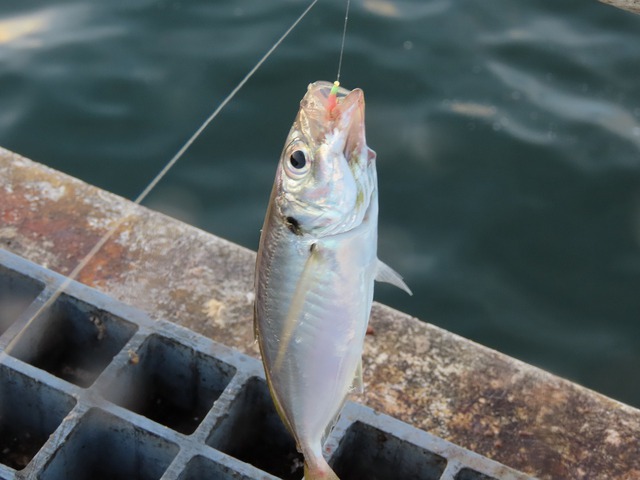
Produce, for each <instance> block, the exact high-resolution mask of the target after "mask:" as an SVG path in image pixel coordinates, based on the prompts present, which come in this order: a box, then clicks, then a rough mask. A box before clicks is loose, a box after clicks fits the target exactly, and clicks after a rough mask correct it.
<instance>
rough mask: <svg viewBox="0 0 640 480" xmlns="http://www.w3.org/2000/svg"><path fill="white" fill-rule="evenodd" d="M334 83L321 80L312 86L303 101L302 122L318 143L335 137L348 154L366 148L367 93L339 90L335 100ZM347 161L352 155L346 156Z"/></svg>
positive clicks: (301, 106)
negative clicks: (365, 100) (365, 107)
mask: <svg viewBox="0 0 640 480" xmlns="http://www.w3.org/2000/svg"><path fill="white" fill-rule="evenodd" d="M332 89H334V84H332V83H329V82H326V81H317V82H314V83H311V84H309V86H308V87H307V93H306V95H305V96H304V98H303V99H302V101H301V102H300V113H299V119H300V122H301V124H302V125H301V126H302V127H303V130H304V129H305V128H306V130H307V131H308V132H310V133H311V137H312V138H313V139H314V140H315V141H316V142H318V143H320V142H323V141H326V140H327V139H328V138H331V143H336V142H338V143H341V144H343V145H344V151H345V152H349V151H353V150H352V148H357V147H364V146H365V145H366V136H365V122H364V106H365V102H364V92H363V91H362V90H361V89H359V88H355V89H353V90H347V89H346V88H344V87H338V88H337V89H336V91H335V97H334V98H333V99H332V98H331V97H332ZM346 156H347V159H349V158H350V157H351V155H346Z"/></svg>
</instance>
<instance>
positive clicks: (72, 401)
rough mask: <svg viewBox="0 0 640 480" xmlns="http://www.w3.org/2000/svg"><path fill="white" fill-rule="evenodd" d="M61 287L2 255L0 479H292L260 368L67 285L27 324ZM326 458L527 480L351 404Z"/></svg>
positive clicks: (377, 477) (375, 470) (351, 477)
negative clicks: (46, 309)
mask: <svg viewBox="0 0 640 480" xmlns="http://www.w3.org/2000/svg"><path fill="white" fill-rule="evenodd" d="M62 281H63V277H61V276H60V275H57V274H55V273H53V272H51V271H48V270H46V269H44V268H42V267H40V266H38V265H35V264H33V263H31V262H28V261H26V260H24V259H22V258H20V257H17V256H15V255H13V254H11V253H8V252H6V251H4V250H1V249H0V352H4V350H5V349H6V348H7V345H9V343H10V342H11V341H12V340H14V339H15V341H14V342H13V343H14V344H13V347H12V349H11V352H10V354H8V355H7V354H3V353H0V480H18V479H39V480H67V479H70V478H73V479H74V480H85V479H86V480H89V479H90V480H102V479H109V480H117V479H127V480H129V479H138V480H158V479H162V480H198V479H213V478H215V479H223V480H229V479H234V480H237V479H241V480H254V479H278V478H281V479H284V480H299V479H300V478H302V468H301V457H300V455H299V454H298V453H297V452H296V449H295V444H294V442H293V440H292V439H291V437H290V436H289V435H288V433H287V432H286V430H285V429H284V427H283V425H282V423H281V422H280V420H279V418H278V416H277V414H276V412H275V410H274V408H273V405H272V403H271V399H270V397H269V392H268V389H267V387H266V383H265V381H264V375H263V371H262V365H261V364H260V362H259V361H257V360H255V359H253V358H251V357H248V356H246V355H244V354H241V353H239V352H237V351H234V350H232V349H230V348H228V347H225V346H224V345H220V344H218V343H215V342H213V341H211V340H209V339H207V338H204V337H202V336H200V335H198V334H196V333H194V332H192V331H190V330H187V329H185V328H182V327H179V326H177V325H175V324H173V323H170V322H166V321H154V320H152V319H150V318H149V317H148V316H147V315H146V314H144V313H143V312H140V311H139V310H136V309H134V308H131V307H129V306H126V305H123V304H121V303H119V302H117V301H115V300H114V299H112V298H110V297H108V296H106V295H103V294H101V293H99V292H97V291H95V290H93V289H90V288H88V287H85V286H83V285H81V284H78V283H73V284H72V285H71V286H70V287H69V288H67V290H66V293H65V294H63V295H61V296H60V297H59V298H58V300H57V301H56V302H55V304H54V305H53V306H52V308H50V309H49V310H48V311H46V312H44V313H43V314H42V315H41V316H40V317H38V319H37V320H36V321H34V322H32V323H31V324H30V325H28V326H27V327H26V328H25V325H26V323H27V320H28V319H29V318H30V316H31V315H32V314H33V312H35V311H36V310H37V308H38V306H39V305H42V303H43V302H45V301H46V299H47V298H48V297H49V296H50V295H51V293H52V292H53V291H54V290H55V289H56V287H57V286H58V285H59V284H60V282H62ZM23 330H24V331H23ZM22 331H23V332H22ZM19 332H22V333H21V334H20V336H19V338H16V336H17V335H18V333H19ZM325 454H326V456H327V458H328V459H329V462H330V463H331V464H332V466H333V467H334V469H335V470H336V472H337V473H338V475H339V476H340V477H341V478H342V479H343V480H359V479H367V480H386V479H398V478H401V479H417V480H430V479H434V480H435V479H441V480H445V479H446V480H489V479H500V480H524V479H529V478H531V477H529V476H527V475H524V474H522V473H519V472H516V471H514V470H512V469H510V468H508V467H505V466H503V465H500V464H499V463H496V462H494V461H491V460H489V459H487V458H485V457H482V456H480V455H477V454H475V453H473V452H470V451H468V450H465V449H463V448H461V447H459V446H456V445H453V444H451V443H449V442H446V441H444V440H442V439H440V438H437V437H435V436H433V435H430V434H428V433H426V432H423V431H421V430H418V429H415V428H413V427H411V426H410V425H407V424H405V423H403V422H400V421H398V420H395V419H393V418H391V417H388V416H386V415H382V414H378V413H376V412H374V411H372V410H371V409H369V408H367V407H364V406H362V405H359V404H355V403H348V404H347V405H346V407H345V409H344V411H343V414H342V416H341V418H340V420H339V421H338V424H337V425H336V427H335V428H334V430H333V431H332V433H331V434H330V436H329V438H328V439H327V442H326V444H325Z"/></svg>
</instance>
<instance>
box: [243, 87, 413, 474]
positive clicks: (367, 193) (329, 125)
mask: <svg viewBox="0 0 640 480" xmlns="http://www.w3.org/2000/svg"><path fill="white" fill-rule="evenodd" d="M377 222H378V196H377V184H376V169H375V153H373V151H372V150H371V149H369V147H368V146H367V143H366V139H365V128H364V95H363V93H362V91H361V90H359V89H356V90H353V91H351V92H349V91H348V90H346V89H344V88H339V87H338V84H337V82H336V84H334V85H331V84H330V83H328V82H316V83H313V84H311V85H309V87H308V90H307V93H306V95H305V96H304V98H303V99H302V101H301V103H300V110H299V112H298V116H297V117H296V120H295V121H294V123H293V126H292V128H291V131H290V133H289V136H288V137H287V140H286V142H285V148H284V150H283V153H282V156H281V158H280V163H279V164H278V167H277V170H276V178H275V181H274V186H273V190H272V193H271V198H270V202H269V206H268V208H267V214H266V217H265V222H264V227H263V229H262V234H261V238H260V247H259V249H258V256H257V261H256V284H255V289H256V303H255V332H256V337H257V340H258V344H259V346H260V352H261V354H262V360H263V364H264V367H265V373H266V377H267V382H268V384H269V390H270V392H271V395H272V398H273V400H274V403H275V404H276V408H277V411H278V413H279V415H280V417H281V418H282V420H283V422H284V424H285V425H286V426H287V428H288V429H289V430H290V432H291V434H292V435H293V436H294V438H295V440H296V444H297V446H298V449H299V450H300V451H301V452H302V454H303V455H304V459H305V479H306V480H315V479H329V480H331V479H337V478H338V477H337V475H336V474H335V473H334V472H333V470H332V469H331V468H330V467H329V465H328V464H327V462H326V461H325V459H324V457H323V455H322V450H321V442H322V440H323V438H324V437H325V436H326V434H327V431H328V430H329V429H330V428H331V426H333V424H334V423H335V421H336V419H337V415H338V414H339V411H340V409H341V408H342V406H343V404H344V402H345V399H346V396H347V395H348V393H349V392H350V391H351V389H352V386H353V385H354V384H355V385H358V386H361V385H362V379H361V378H360V376H361V373H362V368H361V362H362V358H361V357H362V349H363V343H364V337H365V334H366V330H367V324H368V321H369V315H370V312H371V304H372V301H373V282H374V279H375V278H376V276H378V277H379V279H381V280H384V281H389V282H391V283H394V284H396V285H397V286H399V287H401V288H404V289H405V290H407V291H408V288H407V287H406V285H404V283H403V282H402V280H401V279H400V277H399V275H397V274H396V273H395V272H393V271H392V270H391V269H390V268H389V267H386V266H382V265H383V264H381V263H380V262H379V261H378V259H377V254H376V251H377V228H378V227H377Z"/></svg>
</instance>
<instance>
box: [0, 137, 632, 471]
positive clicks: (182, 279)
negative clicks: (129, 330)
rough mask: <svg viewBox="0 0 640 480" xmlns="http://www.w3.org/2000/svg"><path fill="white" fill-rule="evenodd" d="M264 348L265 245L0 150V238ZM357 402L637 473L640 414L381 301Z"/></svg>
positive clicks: (418, 421) (244, 345)
mask: <svg viewBox="0 0 640 480" xmlns="http://www.w3.org/2000/svg"><path fill="white" fill-rule="evenodd" d="M123 215H126V216H127V219H126V221H125V222H124V223H123V224H122V226H121V228H120V229H119V231H118V232H117V233H116V235H115V236H114V237H113V239H112V240H110V241H109V242H108V243H107V244H106V245H105V247H104V248H103V250H102V251H101V252H100V253H99V254H98V255H97V256H96V258H95V259H94V260H93V261H92V262H91V263H90V264H89V265H88V267H87V268H86V269H85V270H84V271H83V272H82V273H81V274H80V276H79V278H78V280H79V281H81V282H82V283H85V284H87V285H90V286H93V287H95V288H97V289H99V290H101V291H103V292H105V293H107V294H109V295H111V296H113V297H115V298H117V299H118V300H120V301H122V302H125V303H128V304H131V305H134V306H136V307H138V308H141V309H143V310H145V311H147V312H148V313H149V314H150V315H151V316H153V317H155V318H164V319H166V320H170V321H173V322H175V323H178V324H180V325H183V326H186V327H188V328H190V329H192V330H194V331H197V332H199V333H201V334H204V335H206V336H208V337H210V338H212V339H214V340H216V341H218V342H220V343H223V344H226V345H228V346H231V347H234V348H236V349H238V350H240V351H242V352H244V353H248V354H250V355H252V356H255V357H257V356H258V352H257V347H256V345H255V343H254V341H253V336H252V308H251V304H252V301H253V294H252V282H253V263H254V258H255V254H254V253H253V252H251V251H249V250H247V249H244V248H242V247H240V246H237V245H235V244H232V243H230V242H227V241H225V240H223V239H220V238H218V237H215V236H213V235H211V234H208V233H206V232H203V231H201V230H198V229H196V228H194V227H191V226H189V225H186V224H184V223H181V222H179V221H177V220H174V219H171V218H169V217H166V216H164V215H161V214H159V213H157V212H153V211H151V210H148V209H146V208H144V207H137V206H133V205H132V204H131V203H130V202H128V201H127V200H125V199H122V198H120V197H117V196H115V195H112V194H110V193H107V192H105V191H102V190H100V189H97V188H95V187H92V186H90V185H87V184H85V183H83V182H81V181H79V180H76V179H74V178H71V177H69V176H66V175H64V174H62V173H60V172H57V171H54V170H51V169H49V168H47V167H44V166H42V165H39V164H36V163H34V162H32V161H30V160H28V159H25V158H23V157H20V156H19V155H16V154H14V153H11V152H9V151H6V150H3V149H0V248H4V249H6V250H9V251H11V252H13V253H16V254H18V255H21V256H23V257H25V258H27V259H29V260H31V261H34V262H36V263H39V264H41V265H43V266H46V267H47V268H50V269H52V270H55V271H58V272H60V273H62V274H68V273H69V272H70V271H71V270H72V269H73V267H75V266H76V264H77V263H78V262H79V261H80V259H81V258H82V257H83V256H84V255H85V254H86V252H88V251H89V250H90V249H91V247H92V246H93V245H94V244H95V243H96V242H97V241H98V239H99V238H100V236H101V235H102V234H103V233H104V232H105V231H106V230H107V229H108V228H109V226H110V225H111V224H112V223H113V222H114V221H115V220H116V219H118V218H119V217H121V216H123ZM372 326H373V329H374V331H375V334H374V335H371V336H369V337H368V339H367V344H366V348H365V359H364V360H365V362H364V375H365V378H364V379H365V384H366V385H365V391H366V393H365V394H364V395H363V396H362V397H361V398H356V400H357V401H361V402H362V403H364V404H366V405H368V406H370V407H372V408H374V409H376V410H379V411H382V412H384V413H387V414H389V415H392V416H394V417H396V418H398V419H400V420H403V421H405V422H408V423H411V424H413V425H415V426H417V427H418V428H421V429H424V430H427V431H429V432H431V433H433V434H435V435H437V436H440V437H443V438H445V439H447V440H449V441H451V442H454V443H457V444H459V445H461V446H463V447H465V448H468V449H470V450H474V451H476V452H478V453H480V454H481V455H485V456H487V457H490V458H493V459H495V460H497V461H499V462H501V463H504V464H506V465H508V466H511V467H513V468H516V469H518V470H521V471H523V472H526V473H528V474H531V475H534V476H537V477H539V478H541V479H556V478H557V479H614V478H615V479H627V480H633V479H640V441H639V438H640V411H639V410H636V409H634V408H632V407H629V406H627V405H624V404H621V403H619V402H616V401H614V400H611V399H609V398H607V397H604V396H602V395H600V394H597V393H595V392H593V391H590V390H588V389H585V388H583V387H580V386H579V385H576V384H573V383H570V382H568V381H566V380H563V379H560V378H558V377H555V376H553V375H551V374H549V373H546V372H544V371H541V370H539V369H537V368H534V367H532V366H529V365H526V364H524V363H522V362H519V361H516V360H514V359H512V358H510V357H507V356H505V355H502V354H500V353H498V352H496V351H493V350H490V349H487V348H485V347H482V346H480V345H477V344H474V343H472V342H470V341H468V340H465V339H463V338H460V337H458V336H456V335H453V334H451V333H449V332H446V331H444V330H442V329H439V328H436V327H434V326H431V325H428V324H425V323H423V322H421V321H419V320H417V319H415V318H413V317H410V316H407V315H405V314H403V313H401V312H398V311H395V310H393V309H390V308H388V307H385V306H383V305H379V304H376V305H375V307H374V312H373V316H372Z"/></svg>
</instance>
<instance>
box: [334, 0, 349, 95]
mask: <svg viewBox="0 0 640 480" xmlns="http://www.w3.org/2000/svg"><path fill="white" fill-rule="evenodd" d="M350 6H351V0H347V11H346V12H345V14H344V27H343V28H342V45H341V47H340V59H339V60H338V75H337V76H336V82H338V84H339V83H340V71H341V70H342V55H343V54H344V41H345V39H346V38H347V22H348V21H349V7H350Z"/></svg>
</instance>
